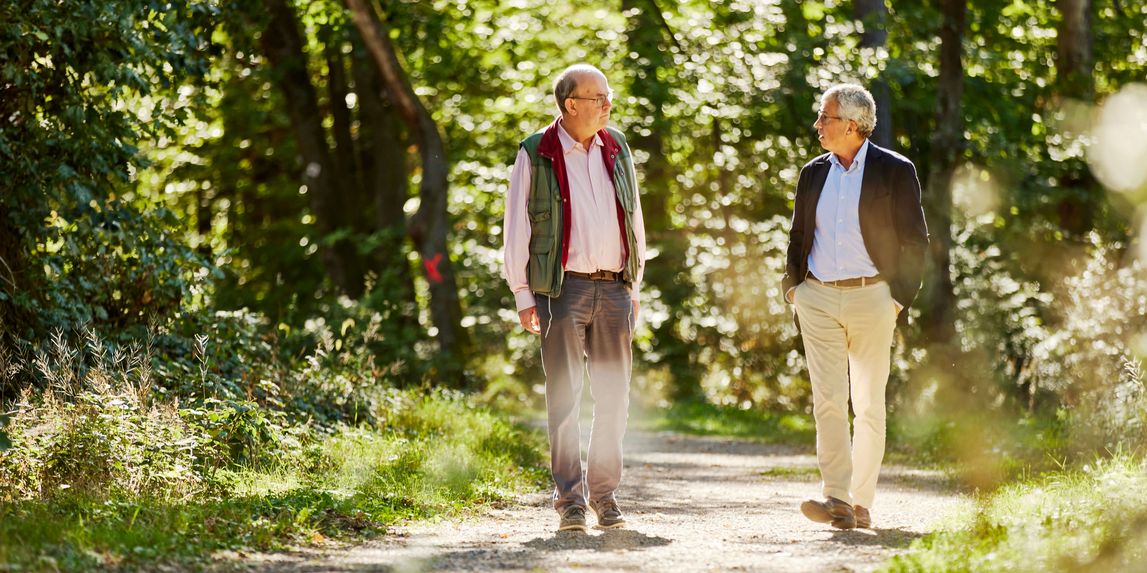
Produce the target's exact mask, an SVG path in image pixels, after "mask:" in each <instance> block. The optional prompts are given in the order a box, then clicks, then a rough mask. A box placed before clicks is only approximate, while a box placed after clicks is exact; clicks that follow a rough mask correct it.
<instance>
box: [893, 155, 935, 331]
mask: <svg viewBox="0 0 1147 573" xmlns="http://www.w3.org/2000/svg"><path fill="white" fill-rule="evenodd" d="M897 172H898V181H897V182H896V191H897V195H896V204H895V206H894V209H895V210H894V213H893V216H894V218H895V225H896V235H897V237H898V239H899V241H900V257H899V259H900V269H899V271H900V272H899V275H900V276H899V277H898V278H899V280H900V285H898V286H899V287H900V288H899V289H898V290H899V291H900V292H899V293H898V294H899V295H900V296H899V297H897V302H899V303H900V304H902V305H904V308H908V307H909V306H911V304H912V301H913V300H915V299H916V294H917V293H918V292H919V291H920V285H921V283H922V282H923V279H924V260H925V257H926V255H927V252H928V224H927V223H926V222H925V221H924V208H923V206H922V205H921V203H920V195H921V193H920V179H919V178H918V177H917V175H916V166H914V165H912V163H911V162H910V161H905V162H904V163H903V166H902V167H901V168H900V169H898V170H897ZM906 315H907V313H904V312H902V313H901V316H906Z"/></svg>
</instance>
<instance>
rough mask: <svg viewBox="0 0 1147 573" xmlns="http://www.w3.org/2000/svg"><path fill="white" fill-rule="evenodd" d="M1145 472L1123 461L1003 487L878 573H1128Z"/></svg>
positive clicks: (1142, 547)
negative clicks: (1093, 572)
mask: <svg viewBox="0 0 1147 573" xmlns="http://www.w3.org/2000/svg"><path fill="white" fill-rule="evenodd" d="M1145 498H1147V466H1145V465H1144V464H1143V463H1142V462H1138V461H1135V460H1133V459H1131V458H1129V457H1126V456H1117V457H1115V458H1113V459H1108V460H1104V461H1100V462H1097V463H1095V464H1091V465H1088V466H1085V467H1083V468H1081V469H1074V470H1065V471H1058V472H1053V473H1048V474H1044V475H1043V476H1040V477H1038V478H1034V479H1029V480H1027V481H1024V482H1020V483H1017V484H1013V485H1009V486H1006V487H1004V488H1001V489H999V490H997V491H996V492H994V493H992V494H989V495H986V496H984V497H982V498H980V499H978V500H976V503H975V507H974V509H971V510H970V511H968V512H967V514H965V515H963V516H960V517H958V518H957V519H956V520H955V523H954V524H953V525H951V526H949V527H947V528H945V529H943V530H941V531H939V532H937V533H933V534H931V535H929V536H927V537H925V538H923V539H921V540H919V541H916V542H915V543H913V545H912V547H911V549H910V551H909V553H907V554H905V555H902V556H898V557H896V558H894V559H893V560H892V561H891V562H890V563H889V564H888V565H886V567H885V568H884V571H887V572H894V573H909V572H929V573H933V572H940V573H946V572H965V571H976V572H980V571H985V572H990V571H1009V572H1020V573H1022V572H1028V571H1030V572H1033V573H1035V572H1053V573H1054V572H1076V571H1080V572H1082V571H1104V572H1116V573H1118V572H1124V571H1126V572H1131V571H1142V570H1143V559H1144V558H1145V557H1147V504H1145V503H1144V502H1143V500H1144V499H1145Z"/></svg>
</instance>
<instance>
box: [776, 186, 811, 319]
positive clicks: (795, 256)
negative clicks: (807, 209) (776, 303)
mask: <svg viewBox="0 0 1147 573" xmlns="http://www.w3.org/2000/svg"><path fill="white" fill-rule="evenodd" d="M808 174H809V167H808V166H807V165H806V166H804V167H803V168H801V172H800V176H799V177H798V178H797V193H796V197H794V199H793V220H792V224H791V225H789V245H788V249H787V250H786V252H785V275H784V278H782V279H781V299H783V300H785V302H788V299H787V298H785V293H787V292H788V290H789V289H790V288H793V287H795V286H797V285H798V284H800V282H801V278H803V277H801V276H800V269H801V268H802V266H803V265H801V260H800V259H801V250H802V247H803V245H804V234H805V228H804V220H805V216H804V207H803V205H802V202H803V199H804V195H805V193H806V192H807V189H806V187H808Z"/></svg>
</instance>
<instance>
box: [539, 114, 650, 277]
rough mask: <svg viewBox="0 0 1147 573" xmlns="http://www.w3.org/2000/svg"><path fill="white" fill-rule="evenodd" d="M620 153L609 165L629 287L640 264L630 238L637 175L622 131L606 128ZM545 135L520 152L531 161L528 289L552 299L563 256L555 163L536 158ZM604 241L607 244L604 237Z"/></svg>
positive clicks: (562, 236) (563, 231)
mask: <svg viewBox="0 0 1147 573" xmlns="http://www.w3.org/2000/svg"><path fill="white" fill-rule="evenodd" d="M605 129H606V131H608V133H609V135H610V136H612V137H613V140H614V141H616V142H617V144H618V146H619V147H620V148H621V149H620V151H619V152H618V154H617V157H616V158H614V162H613V189H614V192H615V193H616V194H617V200H618V202H619V203H620V204H621V208H622V212H623V213H624V221H625V240H626V247H627V248H628V253H629V256H628V257H626V259H625V265H624V266H623V268H622V277H623V279H624V280H625V282H627V283H632V282H633V279H634V278H636V277H637V271H638V269H640V268H641V265H642V263H643V261H639V260H638V259H637V238H636V236H635V235H634V233H633V212H634V209H635V208H636V206H637V197H636V193H637V174H636V173H635V172H634V169H633V159H632V156H631V155H630V152H629V145H627V144H626V142H625V136H624V135H622V134H621V132H620V131H617V130H616V129H613V128H611V127H607V128H605ZM544 133H545V130H543V131H539V132H538V133H535V134H533V135H531V136H530V137H527V138H526V139H525V141H522V143H521V147H522V148H523V149H525V150H526V153H527V154H528V155H529V157H530V162H531V168H530V196H529V200H528V201H529V202H528V204H527V207H526V210H527V214H528V215H529V217H530V262H529V268H528V276H529V285H530V290H531V291H533V292H534V293H536V294H542V295H546V296H550V297H556V296H560V295H561V293H562V279H563V278H564V277H565V273H564V272H563V269H562V257H563V255H564V253H565V251H566V245H565V244H564V242H563V240H564V238H565V228H564V226H563V225H564V221H563V220H562V196H561V189H560V188H559V187H558V178H557V175H556V174H555V172H554V166H553V162H552V161H551V160H550V159H549V158H548V157H543V156H541V155H540V154H538V144H539V143H540V142H541V140H542V135H543V134H544ZM603 240H608V239H607V238H604V237H603Z"/></svg>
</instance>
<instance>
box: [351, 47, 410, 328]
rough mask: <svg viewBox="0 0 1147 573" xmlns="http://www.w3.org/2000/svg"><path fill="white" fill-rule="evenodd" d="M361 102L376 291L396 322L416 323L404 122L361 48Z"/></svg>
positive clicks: (357, 55)
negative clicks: (376, 235) (375, 243)
mask: <svg viewBox="0 0 1147 573" xmlns="http://www.w3.org/2000/svg"><path fill="white" fill-rule="evenodd" d="M351 63H352V70H353V73H354V78H355V80H354V83H355V91H356V92H357V93H358V102H359V114H358V118H359V123H360V125H359V131H358V153H359V164H360V165H362V166H363V171H362V184H363V188H364V189H366V190H367V192H368V193H369V194H370V195H371V197H372V203H373V205H374V213H373V215H374V224H375V228H376V229H378V231H379V232H381V233H382V234H383V236H382V239H381V241H380V242H379V247H378V250H377V258H378V260H379V263H378V265H379V266H378V268H379V269H381V272H380V274H379V284H378V288H380V289H383V292H385V293H386V298H387V302H388V303H389V304H392V305H394V306H396V307H398V308H399V310H400V313H399V318H398V320H399V321H400V322H401V324H403V325H405V326H409V327H414V326H415V325H417V323H418V320H417V316H418V312H417V310H418V304H417V302H416V300H415V297H414V277H413V276H412V274H411V269H410V263H409V262H408V261H407V259H406V248H404V245H405V242H406V214H405V212H404V211H403V207H404V206H405V205H406V200H407V199H408V197H409V191H410V190H409V187H408V177H409V173H408V172H407V168H406V141H405V140H404V138H403V135H402V121H401V119H399V117H398V112H397V110H395V109H394V106H393V105H391V103H390V99H389V98H388V97H387V95H386V91H385V89H384V88H383V86H382V79H381V78H380V77H379V75H378V69H377V68H376V67H375V66H374V62H373V61H372V60H371V59H370V54H368V53H367V52H366V48H365V47H364V46H355V52H354V56H353V60H352V62H351Z"/></svg>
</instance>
